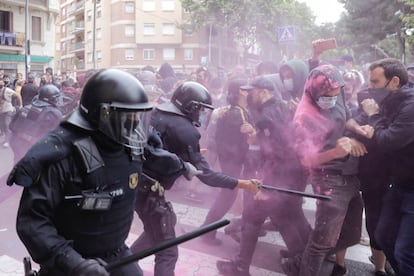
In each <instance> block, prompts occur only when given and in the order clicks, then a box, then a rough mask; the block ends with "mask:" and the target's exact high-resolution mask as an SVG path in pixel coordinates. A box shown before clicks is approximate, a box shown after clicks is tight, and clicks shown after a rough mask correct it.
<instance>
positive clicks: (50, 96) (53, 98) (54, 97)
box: [33, 84, 62, 106]
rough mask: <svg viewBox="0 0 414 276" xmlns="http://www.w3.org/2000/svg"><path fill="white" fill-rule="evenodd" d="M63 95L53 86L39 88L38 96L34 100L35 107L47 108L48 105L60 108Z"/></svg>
mask: <svg viewBox="0 0 414 276" xmlns="http://www.w3.org/2000/svg"><path fill="white" fill-rule="evenodd" d="M61 99H62V94H61V93H60V90H59V89H58V88H57V87H56V86H54V85H53V84H47V85H43V86H42V87H40V88H39V91H38V96H37V97H36V98H35V99H34V101H33V105H35V106H45V105H47V104H46V103H48V104H51V105H54V106H58V105H59V104H60V103H61Z"/></svg>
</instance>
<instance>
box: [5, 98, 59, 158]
mask: <svg viewBox="0 0 414 276" xmlns="http://www.w3.org/2000/svg"><path fill="white" fill-rule="evenodd" d="M62 116H63V115H62V112H60V110H59V109H58V108H57V107H55V106H54V105H52V104H50V103H48V102H44V101H41V100H36V101H34V102H33V103H32V104H29V105H26V106H24V107H23V108H21V109H20V110H19V111H18V112H17V114H16V115H15V116H14V118H13V120H12V121H11V123H10V130H11V131H12V137H13V138H12V139H11V140H10V146H11V147H12V149H13V153H14V163H16V162H17V161H19V160H20V158H22V157H23V155H24V154H25V153H26V151H27V150H28V149H29V148H30V147H31V146H32V145H33V144H34V143H35V142H36V141H38V140H39V139H40V138H42V137H43V136H44V135H45V134H46V133H48V132H49V131H51V130H52V129H54V128H55V127H57V126H58V125H59V122H60V120H61V119H62Z"/></svg>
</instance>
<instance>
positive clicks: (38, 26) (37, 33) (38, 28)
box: [32, 16, 42, 41]
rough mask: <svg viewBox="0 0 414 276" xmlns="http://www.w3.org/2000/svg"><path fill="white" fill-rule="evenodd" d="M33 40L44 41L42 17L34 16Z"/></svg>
mask: <svg viewBox="0 0 414 276" xmlns="http://www.w3.org/2000/svg"><path fill="white" fill-rule="evenodd" d="M32 40H34V41H42V18H40V17H39V16H32Z"/></svg>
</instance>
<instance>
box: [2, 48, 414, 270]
mask: <svg viewBox="0 0 414 276" xmlns="http://www.w3.org/2000/svg"><path fill="white" fill-rule="evenodd" d="M318 45H320V44H319V43H315V44H314V49H313V50H314V51H313V56H312V58H310V59H309V60H299V59H291V60H287V61H284V62H282V63H280V64H279V63H276V62H272V61H263V62H260V63H259V64H258V65H257V67H256V70H255V72H254V73H250V74H247V73H246V71H245V70H244V69H243V67H242V66H240V65H238V66H235V67H234V68H232V69H231V70H229V71H228V72H226V70H224V68H218V69H216V70H213V69H212V68H208V67H205V66H200V67H199V68H198V69H197V70H195V71H194V72H193V73H191V74H189V75H188V76H187V75H183V74H178V73H176V72H175V71H174V69H173V68H172V66H171V65H170V64H168V63H164V64H162V65H161V66H160V68H159V69H158V70H156V69H154V68H153V67H151V66H147V67H145V68H142V70H140V71H139V72H134V73H130V72H125V71H121V70H117V69H103V70H99V71H88V72H86V73H85V74H81V75H79V76H78V78H77V80H76V81H74V80H64V79H62V80H60V79H58V78H51V76H53V73H52V72H51V71H50V70H47V71H46V73H45V74H44V75H43V76H42V79H41V81H40V83H39V85H37V84H36V81H35V79H34V77H33V76H32V75H30V74H29V76H28V79H27V80H23V79H22V76H21V75H19V77H18V78H17V79H16V80H15V81H14V82H11V81H10V78H9V76H7V75H3V77H2V78H0V89H1V90H0V91H1V93H2V97H1V102H0V126H1V132H2V135H3V139H4V141H3V147H8V146H11V148H12V150H13V153H14V163H15V165H14V168H13V170H12V172H11V173H10V175H9V176H8V180H7V184H8V185H13V184H16V185H20V186H23V187H24V191H23V194H22V198H21V201H20V206H19V210H18V217H17V233H18V235H19V237H20V239H21V240H22V242H23V243H24V245H25V246H26V248H27V249H28V251H29V253H30V255H31V257H32V258H33V259H34V261H35V262H37V263H39V264H40V268H41V269H40V275H142V271H141V269H140V267H139V265H138V263H137V262H134V263H131V264H129V265H126V266H123V267H121V268H117V269H115V270H111V271H107V270H106V269H105V264H106V263H109V262H113V261H116V260H120V259H123V258H125V257H127V256H131V254H133V253H137V252H140V251H142V250H144V249H147V248H149V247H151V246H154V245H156V244H158V243H160V242H163V241H166V240H170V239H173V238H175V229H174V228H175V225H176V222H177V221H176V220H177V219H176V215H175V213H174V210H173V208H172V204H171V202H169V201H168V200H167V198H166V195H168V190H169V189H171V188H172V187H173V186H174V184H175V183H179V182H180V181H182V177H181V176H183V177H184V178H185V179H186V180H185V181H189V182H190V183H191V184H190V185H188V186H189V188H188V192H189V193H190V194H191V195H192V198H193V199H194V197H196V193H197V190H198V189H199V187H200V185H199V183H200V182H201V183H204V184H206V185H208V186H211V187H213V188H219V189H220V191H219V193H218V194H217V196H216V198H215V200H214V203H213V204H212V205H211V209H210V210H209V213H208V214H207V216H206V218H205V221H204V223H203V225H207V224H210V223H212V222H214V221H216V220H218V219H220V218H222V217H223V216H224V215H225V214H226V213H227V212H229V210H230V209H231V208H232V206H233V204H234V203H235V201H236V199H237V198H242V211H241V218H239V219H235V220H234V221H232V222H231V224H230V226H228V227H227V228H226V229H225V232H226V233H231V235H232V236H233V237H235V236H237V240H238V241H239V243H240V247H239V251H238V253H237V254H236V256H229V259H231V260H219V261H217V269H218V270H219V272H220V273H221V274H223V275H234V276H236V275H237V276H243V275H250V272H249V267H250V265H251V263H252V258H253V255H254V253H255V250H256V244H257V241H258V238H259V236H261V235H262V234H263V232H265V231H266V230H269V229H271V230H274V231H278V232H279V233H280V234H281V237H282V238H283V241H284V242H285V244H286V249H283V250H281V251H280V258H281V259H280V262H281V266H282V268H283V270H284V272H285V273H286V274H287V275H291V276H295V275H300V276H307V275H315V276H317V275H321V274H320V273H321V272H320V271H321V267H322V264H323V262H324V261H325V260H327V259H333V260H334V262H335V264H334V266H333V270H332V272H331V274H330V275H332V276H336V275H346V274H347V273H348V268H347V267H346V264H345V257H346V251H347V248H349V247H351V246H353V245H355V244H357V243H359V242H360V239H361V229H362V213H363V209H364V208H365V214H366V228H367V230H368V234H369V245H370V246H371V249H372V262H373V264H374V267H375V275H377V276H384V275H393V274H395V275H402V276H405V275H414V244H413V241H414V237H413V234H412V230H410V229H412V228H411V226H413V223H414V219H413V216H414V203H413V202H414V200H413V198H412V197H413V196H414V183H413V181H414V175H413V171H412V170H411V164H412V163H411V162H412V161H413V160H412V159H413V158H414V156H413V154H414V114H413V112H414V106H413V104H414V90H412V88H411V87H412V86H413V83H414V82H412V81H411V79H410V76H411V75H410V74H409V72H410V67H408V68H407V67H405V65H404V64H402V63H401V62H400V61H398V60H396V59H392V58H387V59H382V60H377V61H374V62H373V63H372V64H371V65H370V67H369V68H368V70H367V72H364V74H363V73H362V72H361V71H360V70H357V68H356V67H355V65H354V64H353V59H352V57H351V56H348V55H347V56H343V57H341V60H340V63H339V64H338V63H336V64H335V65H333V64H331V63H329V62H324V61H321V60H320V59H319V56H320V54H321V53H322V52H323V51H325V50H329V48H328V49H326V48H323V47H322V46H320V48H318V47H319V46H318ZM413 68H414V67H413ZM411 69H412V68H411ZM33 125H35V126H36V129H35V130H34V129H33V127H32V126H33ZM262 184H266V185H268V186H274V187H279V188H285V189H290V190H295V191H301V192H303V191H305V189H306V186H307V185H310V186H311V187H312V189H313V192H314V193H315V194H320V195H324V196H329V197H330V200H318V201H317V204H316V213H315V223H314V224H310V223H309V220H308V219H307V218H306V217H305V214H304V211H303V209H302V203H303V200H302V198H301V197H299V196H297V195H291V194H283V193H277V192H271V191H268V190H265V189H262V188H261V185H262ZM240 189H242V190H243V191H244V193H243V195H239V193H238V190H240ZM134 212H136V213H137V215H138V217H139V218H140V220H141V221H142V223H143V229H142V235H141V236H140V237H139V238H138V239H137V240H136V241H135V242H134V243H133V245H132V246H131V248H128V247H127V246H126V245H125V240H126V237H127V235H128V232H129V230H130V227H131V224H132V221H133V219H132V218H133V216H134ZM268 219H269V220H268ZM267 221H268V224H270V227H269V226H268V227H266V229H265V224H266V223H265V222H267ZM201 240H202V241H203V242H204V243H206V244H208V245H210V246H223V244H222V241H221V240H220V239H219V238H218V237H217V235H216V233H215V232H210V233H208V234H206V235H204V236H203V237H202V239H201ZM275 259H276V256H275ZM177 260H178V250H177V247H176V246H175V247H171V248H168V249H166V250H163V251H161V252H158V253H156V257H155V266H154V275H156V276H169V275H171V276H172V275H174V269H175V265H176V262H177ZM387 263H388V264H390V266H391V267H392V269H390V268H389V267H387Z"/></svg>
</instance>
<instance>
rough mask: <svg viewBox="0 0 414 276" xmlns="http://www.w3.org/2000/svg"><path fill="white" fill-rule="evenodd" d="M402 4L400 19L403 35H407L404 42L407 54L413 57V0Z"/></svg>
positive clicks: (406, 0)
mask: <svg viewBox="0 0 414 276" xmlns="http://www.w3.org/2000/svg"><path fill="white" fill-rule="evenodd" d="M402 2H403V3H404V5H405V8H404V10H403V12H402V14H401V19H402V22H403V24H404V30H405V34H406V35H407V39H406V42H407V44H408V49H409V53H410V54H411V56H414V0H402ZM411 62H413V60H411Z"/></svg>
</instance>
